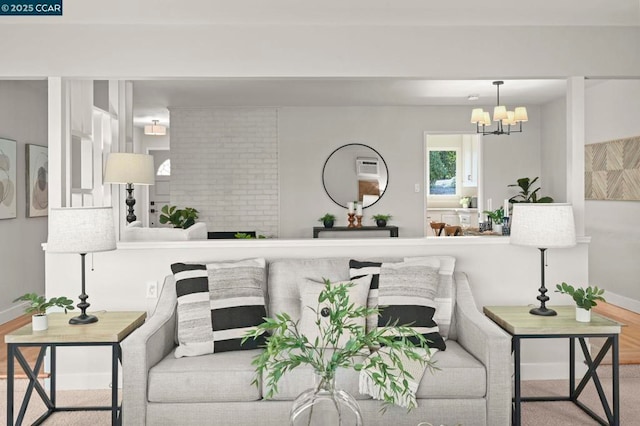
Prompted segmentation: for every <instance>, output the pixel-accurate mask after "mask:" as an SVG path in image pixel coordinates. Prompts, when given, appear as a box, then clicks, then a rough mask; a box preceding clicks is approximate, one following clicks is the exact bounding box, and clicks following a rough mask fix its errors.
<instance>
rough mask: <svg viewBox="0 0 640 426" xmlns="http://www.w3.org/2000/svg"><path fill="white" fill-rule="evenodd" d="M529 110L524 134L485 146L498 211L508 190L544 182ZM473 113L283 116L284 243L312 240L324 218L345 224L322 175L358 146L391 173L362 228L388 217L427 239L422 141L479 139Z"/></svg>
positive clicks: (343, 110) (432, 110) (311, 110)
mask: <svg viewBox="0 0 640 426" xmlns="http://www.w3.org/2000/svg"><path fill="white" fill-rule="evenodd" d="M528 108H529V122H528V123H526V125H525V131H524V133H522V134H514V135H511V136H487V137H485V138H484V158H485V161H484V170H485V172H484V173H485V194H486V195H485V196H486V198H493V200H494V201H493V203H494V206H496V208H497V206H498V205H500V203H501V202H502V200H503V199H504V198H508V197H509V194H510V190H509V189H508V188H507V185H508V184H509V183H513V182H515V181H516V179H517V178H519V177H523V176H538V175H539V174H540V132H539V124H538V123H539V108H537V107H528ZM470 113H471V109H470V108H466V107H308V108H300V107H295V108H294V107H292V108H281V109H280V110H279V115H278V134H279V144H280V145H279V149H278V151H279V162H280V165H279V173H280V237H281V238H304V237H307V238H308V237H310V236H311V227H313V226H319V225H320V224H319V223H318V222H317V219H318V218H319V217H320V216H322V215H323V214H324V213H327V212H329V213H333V214H335V215H336V217H337V225H342V226H344V225H346V224H347V221H346V210H345V209H342V208H340V207H338V206H337V205H336V204H334V203H333V201H331V199H330V198H329V197H328V196H327V195H326V194H325V192H324V189H323V187H322V176H321V175H322V166H323V164H324V161H325V160H326V158H327V157H328V156H329V155H330V154H331V152H332V151H333V150H334V149H336V148H337V147H339V146H341V145H344V144H347V143H354V142H357V143H364V144H367V145H369V146H371V147H373V148H374V149H376V150H377V151H378V152H379V153H380V154H381V155H382V156H383V157H384V159H385V161H386V162H387V165H388V168H389V185H388V188H387V192H386V193H385V194H384V196H383V198H382V199H381V200H380V201H379V202H378V203H376V204H375V205H373V206H372V207H370V208H367V209H365V210H364V216H365V217H364V219H363V222H364V224H367V225H373V221H372V220H371V216H372V215H374V214H377V213H389V214H391V215H393V220H392V222H391V223H392V224H394V225H398V226H399V227H400V236H401V237H422V236H424V223H423V221H424V214H423V209H424V199H423V197H424V188H423V185H424V166H423V159H424V152H423V151H424V133H425V132H433V133H442V132H448V133H463V132H475V127H473V125H471V124H470V123H469V117H470ZM416 183H417V184H420V189H421V191H420V192H419V193H416V192H415V191H414V186H415V184H416Z"/></svg>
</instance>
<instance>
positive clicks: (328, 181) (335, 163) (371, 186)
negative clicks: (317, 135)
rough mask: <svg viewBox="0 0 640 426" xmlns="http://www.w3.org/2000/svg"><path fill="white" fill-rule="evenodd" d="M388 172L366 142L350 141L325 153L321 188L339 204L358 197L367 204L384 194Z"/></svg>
mask: <svg viewBox="0 0 640 426" xmlns="http://www.w3.org/2000/svg"><path fill="white" fill-rule="evenodd" d="M388 182H389V172H388V170H387V163H386V162H385V161H384V158H382V156H381V155H380V153H378V151H376V150H375V149H373V148H371V147H370V146H367V145H363V144H361V143H350V144H347V145H343V146H341V147H340V148H338V149H336V150H335V151H333V152H332V153H331V155H329V158H327V161H325V163H324V167H323V168H322V184H323V185H324V190H325V192H326V193H327V195H328V196H329V198H331V199H332V200H333V202H335V203H336V204H337V205H339V206H340V207H344V208H347V203H348V202H349V201H361V202H362V207H363V208H367V207H369V206H372V205H373V204H375V203H377V202H378V200H379V199H380V198H381V197H382V196H383V195H384V192H385V190H386V189H387V183H388Z"/></svg>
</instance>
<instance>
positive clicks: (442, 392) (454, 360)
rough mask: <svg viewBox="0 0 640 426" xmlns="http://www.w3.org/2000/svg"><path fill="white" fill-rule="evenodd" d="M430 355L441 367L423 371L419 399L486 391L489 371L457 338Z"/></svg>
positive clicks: (480, 394) (481, 394) (468, 395)
mask: <svg viewBox="0 0 640 426" xmlns="http://www.w3.org/2000/svg"><path fill="white" fill-rule="evenodd" d="M431 359H432V360H433V361H434V362H435V366H436V367H437V368H439V370H434V371H433V372H430V371H429V370H427V371H426V372H425V373H424V376H422V380H421V381H420V386H419V387H418V391H417V392H416V398H418V400H420V399H421V398H422V399H427V398H443V399H446V398H483V397H484V396H485V395H486V393H487V380H486V377H487V372H486V370H485V368H484V366H483V365H482V363H481V362H480V361H478V360H477V359H475V358H474V357H473V356H472V355H470V354H469V353H468V352H467V351H466V350H465V349H464V348H463V347H462V346H460V345H459V344H458V342H455V341H453V340H449V341H447V351H446V352H439V351H438V352H436V353H435V354H434V355H433V357H432V358H431ZM506 368H508V366H507V367H506ZM418 405H420V401H418Z"/></svg>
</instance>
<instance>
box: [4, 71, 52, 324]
mask: <svg viewBox="0 0 640 426" xmlns="http://www.w3.org/2000/svg"><path fill="white" fill-rule="evenodd" d="M0 137H2V138H6V139H13V140H15V141H16V142H17V147H16V154H17V160H18V163H17V164H16V165H13V166H14V167H15V166H17V173H16V178H17V181H16V182H15V184H16V186H15V190H16V196H17V218H16V219H4V220H0V289H2V290H1V291H2V297H0V324H1V323H3V322H5V321H8V320H10V319H12V318H15V317H17V316H18V315H20V314H21V313H22V307H21V306H20V305H18V304H13V303H12V301H13V300H14V299H15V298H17V297H18V296H21V295H22V294H24V293H27V292H36V293H39V294H44V280H45V274H44V254H43V253H42V250H41V248H40V244H41V243H42V242H44V241H46V240H47V218H46V217H34V218H27V217H26V210H25V208H26V187H27V185H26V165H25V151H26V148H25V144H35V145H42V146H47V145H48V142H47V83H46V82H45V81H8V80H4V81H2V80H0Z"/></svg>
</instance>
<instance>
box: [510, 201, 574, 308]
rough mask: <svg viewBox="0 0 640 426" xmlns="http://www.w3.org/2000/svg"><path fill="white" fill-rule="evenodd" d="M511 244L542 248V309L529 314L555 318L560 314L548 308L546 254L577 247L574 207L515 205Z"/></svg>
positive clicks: (557, 204)
mask: <svg viewBox="0 0 640 426" xmlns="http://www.w3.org/2000/svg"><path fill="white" fill-rule="evenodd" d="M510 243H511V244H515V245H519V246H529V247H537V248H538V249H540V273H541V277H540V278H541V285H540V288H539V291H540V295H539V296H538V297H537V299H538V300H539V301H540V307H539V308H534V309H531V310H530V311H529V313H531V314H533V315H543V316H553V315H557V313H556V311H554V310H553V309H549V308H547V307H546V302H547V301H548V300H549V296H547V295H546V294H545V293H546V292H547V288H546V287H545V282H544V268H545V254H546V250H547V249H549V248H565V247H573V246H575V245H576V228H575V225H574V221H573V208H572V207H571V204H559V203H515V204H514V205H513V212H512V214H511V239H510Z"/></svg>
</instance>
